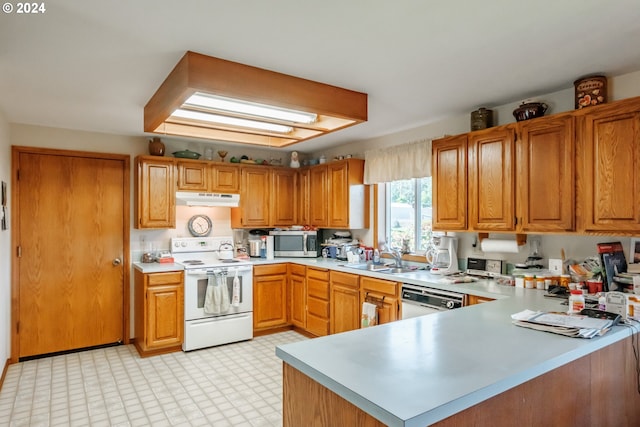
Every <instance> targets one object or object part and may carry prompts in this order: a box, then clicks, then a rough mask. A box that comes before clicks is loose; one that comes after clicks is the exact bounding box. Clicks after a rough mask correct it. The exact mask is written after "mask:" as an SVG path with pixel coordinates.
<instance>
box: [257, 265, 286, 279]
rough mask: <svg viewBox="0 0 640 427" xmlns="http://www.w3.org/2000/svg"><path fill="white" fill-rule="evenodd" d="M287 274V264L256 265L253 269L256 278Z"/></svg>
mask: <svg viewBox="0 0 640 427" xmlns="http://www.w3.org/2000/svg"><path fill="white" fill-rule="evenodd" d="M274 274H287V264H272V265H256V266H254V267H253V275H254V276H271V275H274Z"/></svg>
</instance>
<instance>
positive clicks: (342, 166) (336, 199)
mask: <svg viewBox="0 0 640 427" xmlns="http://www.w3.org/2000/svg"><path fill="white" fill-rule="evenodd" d="M327 178H328V191H327V194H328V196H329V197H328V200H327V201H328V204H329V212H328V222H329V224H328V226H329V227H335V228H346V227H349V202H350V200H349V163H348V162H346V161H342V162H337V163H331V164H329V166H328V172H327Z"/></svg>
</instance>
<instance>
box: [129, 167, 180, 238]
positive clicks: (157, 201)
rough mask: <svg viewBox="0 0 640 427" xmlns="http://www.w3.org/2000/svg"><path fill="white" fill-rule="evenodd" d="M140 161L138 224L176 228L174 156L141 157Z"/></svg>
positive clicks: (137, 181) (140, 226)
mask: <svg viewBox="0 0 640 427" xmlns="http://www.w3.org/2000/svg"><path fill="white" fill-rule="evenodd" d="M136 164H137V173H136V192H137V196H136V204H135V209H136V228H175V227H176V217H175V215H176V210H175V209H176V208H175V205H176V186H175V185H176V184H175V179H174V163H173V159H156V158H153V159H149V158H137V159H136Z"/></svg>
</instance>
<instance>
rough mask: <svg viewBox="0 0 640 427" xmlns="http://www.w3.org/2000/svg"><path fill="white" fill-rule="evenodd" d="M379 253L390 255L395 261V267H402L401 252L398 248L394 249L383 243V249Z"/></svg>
mask: <svg viewBox="0 0 640 427" xmlns="http://www.w3.org/2000/svg"><path fill="white" fill-rule="evenodd" d="M380 253H381V254H389V255H391V256H392V257H393V260H394V261H395V263H396V265H395V267H396V268H402V253H401V252H400V249H394V248H392V247H390V246H389V245H388V244H386V243H385V244H384V249H383V250H382V252H380Z"/></svg>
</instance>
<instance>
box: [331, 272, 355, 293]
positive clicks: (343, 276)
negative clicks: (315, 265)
mask: <svg viewBox="0 0 640 427" xmlns="http://www.w3.org/2000/svg"><path fill="white" fill-rule="evenodd" d="M330 277H331V283H334V284H335V283H340V284H341V285H343V286H350V287H352V288H354V289H357V288H358V279H359V278H360V276H358V275H357V274H350V273H342V272H340V271H332V272H331V275H330Z"/></svg>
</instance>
